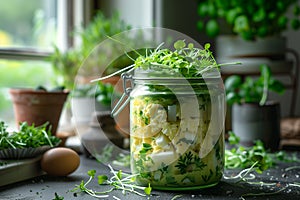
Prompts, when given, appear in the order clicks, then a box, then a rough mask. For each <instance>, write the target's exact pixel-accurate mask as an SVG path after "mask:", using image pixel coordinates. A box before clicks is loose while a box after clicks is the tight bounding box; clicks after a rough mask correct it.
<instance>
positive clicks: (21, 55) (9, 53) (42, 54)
mask: <svg viewBox="0 0 300 200" xmlns="http://www.w3.org/2000/svg"><path fill="white" fill-rule="evenodd" d="M51 53H52V51H47V50H39V51H38V50H36V49H32V48H0V59H10V60H43V59H46V58H47V57H49V55H50V54H51Z"/></svg>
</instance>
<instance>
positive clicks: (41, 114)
mask: <svg viewBox="0 0 300 200" xmlns="http://www.w3.org/2000/svg"><path fill="white" fill-rule="evenodd" d="M9 92H10V95H11V98H12V101H13V107H14V114H15V119H16V123H17V124H18V125H19V124H20V122H27V123H28V124H29V125H32V124H34V125H35V126H41V125H43V124H45V123H49V126H51V133H52V134H53V135H56V130H57V127H58V123H59V119H60V115H61V111H62V109H63V107H64V103H65V101H66V99H67V97H68V94H69V91H68V90H65V89H64V87H58V88H55V89H53V90H46V89H45V88H44V87H37V88H36V89H31V88H11V89H10V90H9Z"/></svg>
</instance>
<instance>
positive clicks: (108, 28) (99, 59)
mask: <svg viewBox="0 0 300 200" xmlns="http://www.w3.org/2000/svg"><path fill="white" fill-rule="evenodd" d="M130 28H131V27H130V25H128V24H126V23H125V22H124V21H123V20H122V19H121V18H120V16H119V14H118V13H116V12H115V13H113V15H112V16H111V17H106V16H104V14H103V13H102V12H101V11H98V12H97V13H96V15H95V17H94V18H93V20H92V21H91V22H90V23H89V24H88V25H87V26H86V27H85V28H84V29H82V30H81V31H79V32H77V33H76V34H78V35H79V37H80V39H81V41H82V46H81V52H82V54H83V55H84V57H89V59H87V60H85V62H84V63H83V64H84V65H85V69H89V68H91V69H90V72H91V74H92V75H94V74H97V73H98V74H101V73H99V72H95V70H98V71H99V70H103V68H106V69H105V71H101V72H102V73H104V74H111V73H113V72H115V71H118V70H119V69H121V68H123V67H125V66H128V65H130V64H132V63H133V61H132V60H131V59H130V58H129V57H128V56H127V55H126V54H124V52H123V49H122V48H120V44H118V43H116V42H110V43H105V44H104V46H105V53H103V52H101V53H98V52H97V50H98V48H97V45H98V44H100V43H101V42H103V41H104V40H106V39H108V38H109V37H111V36H114V35H116V34H119V33H121V32H123V31H127V30H129V29H130ZM93 51H94V52H95V53H94V54H95V55H96V56H93ZM100 51H101V49H100ZM119 54H122V56H121V57H118V59H116V60H115V61H113V62H112V60H110V59H109V58H111V57H114V55H119ZM90 57H92V58H93V59H90ZM108 62H112V63H108ZM106 64H108V66H106ZM95 66H97V68H96V69H95ZM85 73H87V72H86V71H85Z"/></svg>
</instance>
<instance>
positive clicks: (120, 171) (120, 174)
mask: <svg viewBox="0 0 300 200" xmlns="http://www.w3.org/2000/svg"><path fill="white" fill-rule="evenodd" d="M117 177H118V178H119V179H122V170H119V171H118V173H117Z"/></svg>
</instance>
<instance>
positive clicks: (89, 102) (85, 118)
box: [72, 97, 95, 123]
mask: <svg viewBox="0 0 300 200" xmlns="http://www.w3.org/2000/svg"><path fill="white" fill-rule="evenodd" d="M94 112H95V98H92V97H78V98H77V97H73V98H72V118H73V119H72V120H73V122H77V123H78V122H79V123H81V122H82V123H85V122H87V123H88V122H90V121H91V119H92V116H93V113H94Z"/></svg>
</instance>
